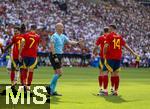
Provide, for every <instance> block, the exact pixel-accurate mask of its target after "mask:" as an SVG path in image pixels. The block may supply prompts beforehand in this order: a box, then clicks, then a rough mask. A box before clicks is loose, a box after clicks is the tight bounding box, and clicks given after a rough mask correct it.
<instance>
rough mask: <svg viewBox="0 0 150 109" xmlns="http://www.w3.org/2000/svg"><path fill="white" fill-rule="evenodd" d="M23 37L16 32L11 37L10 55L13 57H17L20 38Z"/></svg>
mask: <svg viewBox="0 0 150 109" xmlns="http://www.w3.org/2000/svg"><path fill="white" fill-rule="evenodd" d="M22 39H24V38H23V37H22V35H20V34H18V35H15V36H14V37H13V38H12V40H11V41H12V43H13V48H12V57H13V59H18V56H19V48H20V44H21V40H22Z"/></svg>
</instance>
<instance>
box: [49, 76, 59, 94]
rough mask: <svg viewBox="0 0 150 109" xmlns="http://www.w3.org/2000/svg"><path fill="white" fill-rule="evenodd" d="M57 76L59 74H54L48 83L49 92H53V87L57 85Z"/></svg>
mask: <svg viewBox="0 0 150 109" xmlns="http://www.w3.org/2000/svg"><path fill="white" fill-rule="evenodd" d="M59 77H60V76H59V74H54V76H53V79H52V81H51V84H50V88H51V92H50V93H53V92H55V88H56V85H57V80H58V78H59Z"/></svg>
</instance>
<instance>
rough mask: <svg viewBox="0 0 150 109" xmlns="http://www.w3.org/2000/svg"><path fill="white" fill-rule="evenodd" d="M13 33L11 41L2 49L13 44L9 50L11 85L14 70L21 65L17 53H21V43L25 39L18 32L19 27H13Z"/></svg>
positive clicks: (13, 83)
mask: <svg viewBox="0 0 150 109" xmlns="http://www.w3.org/2000/svg"><path fill="white" fill-rule="evenodd" d="M14 31H15V35H14V36H13V38H12V39H11V42H10V44H9V45H8V46H6V48H5V49H4V52H5V51H7V50H8V49H9V48H11V46H12V45H13V48H12V52H11V62H12V65H11V73H10V78H11V83H12V86H14V85H15V84H16V83H15V81H14V78H15V71H17V70H19V68H20V67H21V66H22V65H23V64H22V62H20V60H19V54H21V48H20V46H21V43H22V42H24V41H25V39H24V38H23V37H22V36H21V34H20V27H15V28H14Z"/></svg>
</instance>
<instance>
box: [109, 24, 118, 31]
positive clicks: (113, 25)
mask: <svg viewBox="0 0 150 109" xmlns="http://www.w3.org/2000/svg"><path fill="white" fill-rule="evenodd" d="M109 27H112V28H113V29H115V30H116V29H117V27H116V25H115V24H110V25H109Z"/></svg>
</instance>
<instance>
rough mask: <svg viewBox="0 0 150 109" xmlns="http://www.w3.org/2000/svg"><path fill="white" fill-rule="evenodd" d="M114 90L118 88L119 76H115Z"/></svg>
mask: <svg viewBox="0 0 150 109" xmlns="http://www.w3.org/2000/svg"><path fill="white" fill-rule="evenodd" d="M114 78H115V91H117V90H118V87H119V76H115V77H114Z"/></svg>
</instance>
